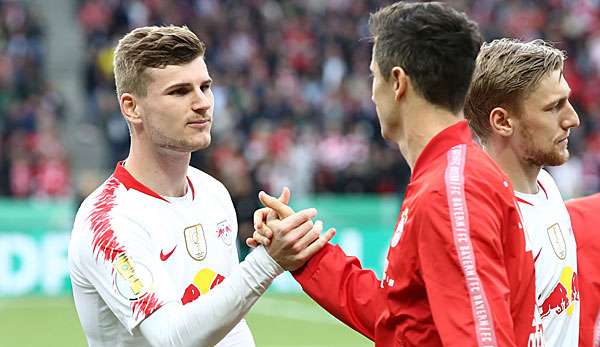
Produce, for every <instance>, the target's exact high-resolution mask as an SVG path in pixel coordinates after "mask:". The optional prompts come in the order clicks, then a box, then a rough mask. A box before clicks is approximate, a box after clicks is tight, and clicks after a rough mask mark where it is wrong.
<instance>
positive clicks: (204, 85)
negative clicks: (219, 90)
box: [200, 83, 210, 93]
mask: <svg viewBox="0 0 600 347" xmlns="http://www.w3.org/2000/svg"><path fill="white" fill-rule="evenodd" d="M209 89H210V83H207V84H203V85H202V86H200V90H201V91H202V92H203V93H206V91H207V90H209Z"/></svg>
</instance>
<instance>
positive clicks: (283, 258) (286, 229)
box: [246, 187, 335, 271]
mask: <svg viewBox="0 0 600 347" xmlns="http://www.w3.org/2000/svg"><path fill="white" fill-rule="evenodd" d="M290 196H291V193H290V190H289V189H288V188H287V187H285V188H283V191H282V193H281V195H280V196H279V198H275V197H272V196H270V195H269V194H267V193H265V192H260V193H259V194H258V198H259V199H260V201H261V202H262V203H263V205H264V206H265V207H263V208H261V209H258V210H256V211H255V212H254V234H253V235H252V237H251V238H248V239H247V240H246V244H247V245H248V246H249V247H252V248H254V247H257V246H258V245H263V246H264V247H265V248H266V250H267V252H268V253H269V255H270V256H271V258H273V260H275V261H276V262H277V263H278V264H279V265H280V266H281V267H282V268H284V269H285V270H288V271H294V270H297V269H299V268H300V267H302V265H304V263H306V262H307V261H308V259H310V258H311V257H312V256H313V255H314V254H315V253H317V252H318V251H319V250H320V249H321V248H322V247H323V246H325V245H326V244H327V242H329V241H330V240H331V239H332V238H333V236H334V235H335V229H334V228H330V229H328V230H327V231H326V232H325V233H323V234H321V232H322V231H323V222H321V221H320V220H318V221H316V222H315V223H313V222H312V218H314V217H315V216H316V215H317V210H316V209H314V208H308V209H305V210H302V211H299V212H294V210H293V209H292V208H291V207H289V206H288V205H287V204H288V203H289V200H290Z"/></svg>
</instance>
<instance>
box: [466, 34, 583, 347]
mask: <svg viewBox="0 0 600 347" xmlns="http://www.w3.org/2000/svg"><path fill="white" fill-rule="evenodd" d="M564 59H565V57H564V54H563V53H562V52H561V51H559V50H558V49H556V48H554V47H552V46H550V45H549V44H547V43H545V42H543V41H541V40H536V41H531V42H520V41H518V40H511V39H501V40H495V41H492V42H491V43H486V44H484V45H483V46H482V49H481V51H480V53H479V56H478V58H477V66H476V68H475V72H474V74H473V80H472V83H471V87H470V90H469V93H468V95H467V101H466V104H465V115H466V117H467V119H468V120H469V124H470V126H471V128H472V129H473V130H474V132H475V133H476V134H477V135H478V136H479V138H480V139H481V143H482V145H483V147H484V149H485V150H486V152H487V153H488V154H489V155H490V156H491V157H492V158H493V159H494V160H495V161H496V162H497V163H498V164H499V165H500V167H501V168H502V170H503V171H504V172H506V174H507V175H508V176H509V177H510V179H511V181H512V183H513V186H514V189H515V198H516V200H517V202H518V206H519V207H520V211H521V216H522V220H523V224H524V227H525V231H526V233H527V235H528V243H529V247H530V249H531V250H532V254H533V257H534V262H535V271H536V299H537V305H538V309H539V315H540V317H541V319H542V326H543V334H538V335H537V336H530V346H540V345H546V346H577V344H578V337H579V314H580V298H579V290H578V280H577V246H576V243H575V237H574V235H573V229H572V228H571V220H570V218H569V214H568V212H567V209H566V207H565V203H564V201H563V199H562V197H561V195H560V192H559V191H558V188H557V187H556V184H555V182H554V180H553V179H552V177H551V176H550V175H549V174H548V173H547V172H546V171H544V170H543V169H542V167H544V166H546V165H552V166H554V165H561V164H563V163H565V161H567V159H568V158H569V150H568V146H567V144H568V137H569V133H570V131H571V129H572V128H574V127H577V126H579V118H578V116H577V113H576V112H575V111H574V110H573V107H572V106H571V104H570V103H569V95H570V92H571V90H570V88H569V84H568V83H567V81H566V80H565V77H564V76H563V71H562V69H563V63H564Z"/></svg>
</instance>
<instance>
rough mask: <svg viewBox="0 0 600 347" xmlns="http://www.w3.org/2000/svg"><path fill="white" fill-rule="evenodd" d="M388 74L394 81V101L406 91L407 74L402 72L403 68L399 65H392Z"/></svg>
mask: <svg viewBox="0 0 600 347" xmlns="http://www.w3.org/2000/svg"><path fill="white" fill-rule="evenodd" d="M390 75H391V76H390V77H391V79H392V81H393V83H394V97H395V99H396V101H399V100H400V98H401V97H402V96H403V95H404V93H405V92H406V87H407V84H408V76H407V75H406V73H405V72H404V69H403V68H401V67H399V66H394V67H393V68H392V71H390Z"/></svg>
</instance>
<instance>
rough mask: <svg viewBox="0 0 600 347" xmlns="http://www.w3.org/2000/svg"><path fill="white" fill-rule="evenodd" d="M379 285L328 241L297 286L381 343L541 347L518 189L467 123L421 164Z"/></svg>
mask: <svg viewBox="0 0 600 347" xmlns="http://www.w3.org/2000/svg"><path fill="white" fill-rule="evenodd" d="M400 211H401V212H400V216H399V218H398V222H397V224H396V227H395V229H394V233H393V236H392V239H391V242H390V248H389V251H388V256H387V262H386V266H385V273H384V276H383V279H382V280H381V281H379V280H378V279H377V277H376V276H375V274H374V273H373V272H372V271H370V270H363V269H362V268H361V266H360V263H359V262H358V260H357V259H356V258H353V257H347V256H346V255H345V254H344V253H343V251H342V250H341V249H340V248H339V247H337V246H332V245H327V246H326V247H324V249H323V250H321V251H320V252H319V253H318V254H317V255H316V256H315V257H313V258H312V259H311V260H310V261H309V262H308V263H307V265H306V266H305V267H303V268H301V269H300V270H299V271H297V272H296V273H294V276H295V278H296V280H297V281H298V282H299V283H300V284H301V285H302V287H303V288H304V290H305V291H306V292H307V293H308V295H310V296H311V297H312V298H313V299H314V300H315V301H317V302H318V303H319V304H320V305H321V306H323V307H324V308H325V309H326V310H328V311H329V312H330V313H332V314H333V315H334V316H336V317H338V318H339V319H340V320H342V321H343V322H344V323H346V324H348V325H349V326H351V327H352V328H354V329H355V330H357V331H359V332H361V333H362V334H363V335H365V336H366V337H368V338H370V339H371V340H374V341H375V345H376V346H419V347H423V346H442V345H443V346H460V347H465V346H527V345H528V343H532V344H531V345H532V346H536V345H537V343H538V342H540V341H541V339H542V332H541V320H540V318H539V314H536V313H537V310H536V308H535V273H534V265H533V259H532V255H531V252H530V250H529V249H528V245H527V237H526V235H525V232H524V230H523V228H522V225H521V222H520V216H519V211H518V210H517V208H516V206H515V202H514V196H513V188H512V185H511V184H510V183H509V180H508V178H507V177H506V175H505V174H504V173H503V172H502V171H501V170H500V168H499V167H498V166H497V165H496V163H495V162H494V161H493V160H492V159H491V158H490V157H489V156H488V155H487V154H486V153H485V152H484V151H483V150H482V149H481V148H480V147H479V146H478V145H477V144H476V143H475V142H474V141H473V139H472V135H471V132H470V130H469V128H468V126H467V122H466V121H461V122H459V123H457V124H455V125H453V126H450V127H448V128H447V129H445V130H443V131H442V132H440V133H439V134H437V135H436V136H435V137H434V138H433V139H432V140H431V141H430V142H429V143H428V144H427V146H426V147H425V149H424V150H423V152H422V153H421V155H420V156H419V158H418V159H417V161H416V163H415V167H414V170H413V173H412V177H411V180H410V183H409V185H408V187H407V191H406V197H405V199H404V202H403V204H402V207H401V210H400Z"/></svg>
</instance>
